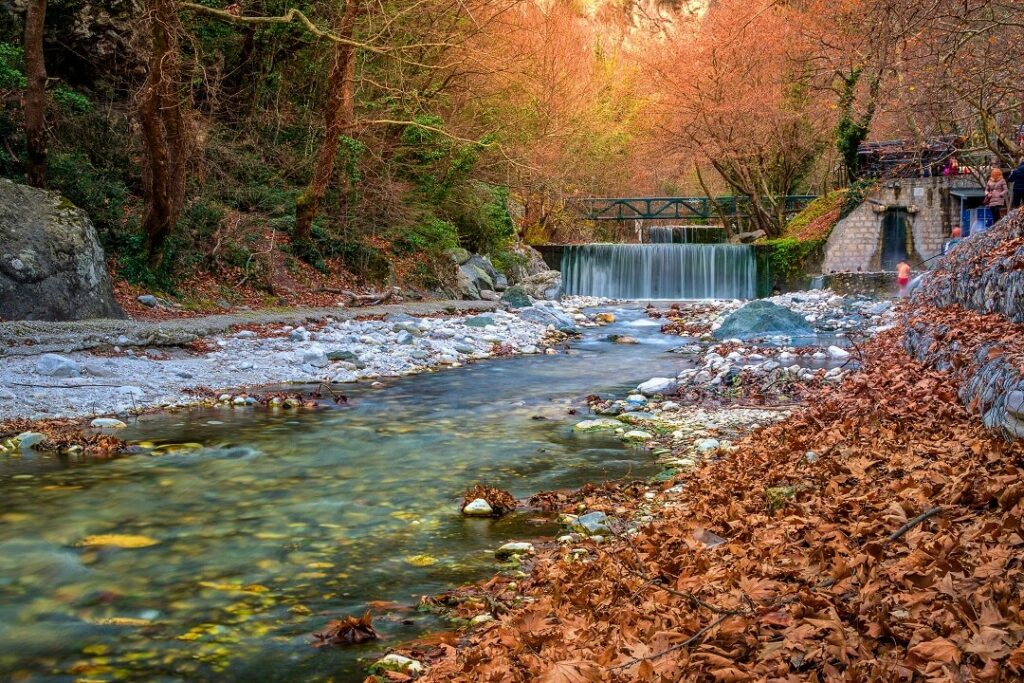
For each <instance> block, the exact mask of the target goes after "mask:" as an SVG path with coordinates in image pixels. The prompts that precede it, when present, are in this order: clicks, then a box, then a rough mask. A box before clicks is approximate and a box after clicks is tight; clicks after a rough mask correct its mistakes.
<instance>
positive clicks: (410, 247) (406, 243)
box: [394, 217, 459, 255]
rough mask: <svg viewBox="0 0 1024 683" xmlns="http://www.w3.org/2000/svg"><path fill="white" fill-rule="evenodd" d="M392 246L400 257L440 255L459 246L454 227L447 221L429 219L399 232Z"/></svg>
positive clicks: (456, 230)
mask: <svg viewBox="0 0 1024 683" xmlns="http://www.w3.org/2000/svg"><path fill="white" fill-rule="evenodd" d="M394 246H395V251H397V252H398V253H399V254H401V255H409V254H415V253H428V254H435V255H440V254H443V253H444V252H446V251H448V250H449V249H454V248H456V247H458V246H459V233H458V229H457V228H456V227H455V225H454V224H452V223H450V222H449V221H446V220H443V219H440V218H434V217H431V218H428V219H426V220H424V221H423V222H422V223H418V224H416V225H414V226H412V227H410V228H407V229H405V230H402V231H400V232H399V233H398V234H397V235H396V236H395V240H394Z"/></svg>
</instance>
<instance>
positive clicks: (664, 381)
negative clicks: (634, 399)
mask: <svg viewBox="0 0 1024 683" xmlns="http://www.w3.org/2000/svg"><path fill="white" fill-rule="evenodd" d="M675 388H676V383H675V380H673V379H672V378H670V377H652V378H651V379H649V380H647V381H646V382H644V383H643V384H640V385H639V386H638V387H637V388H636V390H637V391H639V392H640V393H641V394H643V395H644V396H654V395H655V394H664V393H666V392H669V391H671V390H673V389H675Z"/></svg>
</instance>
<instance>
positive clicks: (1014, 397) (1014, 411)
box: [1006, 390, 1024, 418]
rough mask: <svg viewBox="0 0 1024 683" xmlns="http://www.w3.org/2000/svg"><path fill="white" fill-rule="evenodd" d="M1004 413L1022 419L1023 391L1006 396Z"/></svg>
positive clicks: (1023, 416)
mask: <svg viewBox="0 0 1024 683" xmlns="http://www.w3.org/2000/svg"><path fill="white" fill-rule="evenodd" d="M1006 412H1008V413H1010V414H1011V415H1013V416H1015V417H1020V418H1024V391H1019V390H1018V391H1011V392H1009V393H1007V394H1006Z"/></svg>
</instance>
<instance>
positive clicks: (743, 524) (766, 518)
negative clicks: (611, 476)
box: [421, 316, 1024, 683]
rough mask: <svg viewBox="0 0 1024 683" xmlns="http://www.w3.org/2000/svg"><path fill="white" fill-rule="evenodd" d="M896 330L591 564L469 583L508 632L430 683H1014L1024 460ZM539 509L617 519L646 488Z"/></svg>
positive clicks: (554, 554) (553, 561)
mask: <svg viewBox="0 0 1024 683" xmlns="http://www.w3.org/2000/svg"><path fill="white" fill-rule="evenodd" d="M983 317H984V316H983ZM944 322H945V323H946V324H947V325H948V327H949V329H950V330H956V329H959V330H961V336H966V335H967V334H968V333H969V332H970V330H969V329H964V328H965V327H966V326H970V325H972V324H979V323H978V320H977V318H975V317H972V316H950V317H949V319H947V320H945V321H944ZM1013 327H1014V329H1013V330H1012V332H1013V334H1014V335H1016V338H1017V339H1024V335H1021V330H1022V328H1020V326H1016V325H1014V326H1013ZM903 332H904V330H903V329H902V328H896V329H893V330H890V331H888V332H885V333H883V334H881V335H879V336H878V337H877V338H876V339H875V340H873V341H872V342H870V343H869V344H868V345H866V346H865V347H864V369H863V371H862V372H860V373H856V374H853V375H851V376H850V377H848V378H846V379H845V380H844V382H843V383H842V385H840V386H839V387H835V388H833V387H823V388H822V389H821V391H820V392H819V393H818V394H817V395H815V396H812V397H810V398H809V399H808V405H807V407H806V408H805V409H803V410H800V411H798V412H796V413H795V414H794V415H793V416H792V417H790V418H789V419H787V420H786V421H784V422H781V423H778V424H776V425H773V426H770V427H767V428H764V429H762V430H760V431H758V432H757V433H756V434H755V435H752V436H750V437H747V438H746V439H744V440H743V441H741V442H739V444H738V446H739V449H738V451H737V452H736V453H734V454H732V455H730V456H729V457H727V458H723V459H718V460H713V461H708V462H705V463H703V464H702V466H701V467H699V468H698V469H696V470H695V471H693V472H692V473H689V474H687V475H685V476H677V478H676V480H675V481H669V482H665V483H664V484H663V485H662V486H663V489H662V490H663V491H664V490H666V489H669V488H670V487H671V486H673V485H678V486H680V487H681V488H682V492H681V493H680V494H679V495H678V496H675V497H673V498H666V499H665V501H666V502H665V503H664V505H663V507H662V508H661V510H660V513H659V517H658V518H657V519H656V520H655V521H654V522H651V523H649V524H646V525H643V526H640V527H638V529H637V531H636V532H635V533H633V534H629V533H626V534H618V535H616V537H615V538H613V539H609V542H607V543H605V544H603V545H597V544H594V543H593V542H589V541H584V542H582V543H581V544H577V545H583V546H585V547H587V549H588V551H589V552H587V553H586V554H585V555H583V556H581V554H579V553H574V552H570V551H569V549H568V548H566V547H564V546H561V547H555V546H551V547H547V548H541V549H540V552H539V554H538V555H537V557H536V558H534V560H533V565H532V572H531V573H530V575H529V576H527V577H526V578H524V579H521V580H519V581H518V583H510V582H509V581H508V580H507V579H495V580H492V581H490V582H488V583H487V584H485V587H477V589H476V591H477V593H479V591H481V590H486V591H487V592H488V593H489V597H488V600H487V602H488V603H489V604H491V606H492V610H491V611H492V612H493V613H494V614H495V615H496V617H497V618H496V619H495V620H494V621H491V622H489V623H488V624H487V625H486V626H484V627H483V628H481V629H478V630H475V631H472V632H470V633H469V634H468V635H467V636H466V637H465V638H464V640H463V642H462V643H461V644H460V647H458V648H452V647H443V648H440V649H437V650H435V651H434V652H433V653H432V655H431V656H430V657H429V659H431V668H430V669H429V671H428V673H427V675H426V677H425V678H424V679H421V680H427V681H453V682H459V681H465V682H468V681H474V682H476V681H482V682H499V681H501V682H505V681H509V682H519V681H523V682H526V681H551V682H553V683H585V682H589V681H616V682H618V681H657V682H667V681H808V680H810V681H826V680H829V681H832V680H834V681H897V680H905V681H918V680H919V681H936V682H938V681H964V680H978V681H1016V680H1021V678H1022V676H1024V616H1022V607H1021V605H1022V602H1024V600H1022V596H1021V586H1022V579H1024V527H1022V515H1024V504H1022V501H1024V485H1022V484H1021V482H1022V481H1024V477H1022V474H1024V471H1022V468H1024V448H1022V447H1021V445H1019V444H1017V443H1010V442H1007V441H1005V440H1003V439H1001V438H998V437H996V436H994V435H993V434H992V433H990V432H988V431H986V430H985V429H984V428H983V426H982V424H981V422H980V420H979V419H978V417H977V415H976V414H972V411H971V410H969V409H968V408H965V407H964V406H962V405H961V404H960V403H959V402H958V398H957V394H958V385H957V380H958V379H962V376H960V375H959V373H956V372H953V373H947V372H941V371H938V370H935V369H933V368H931V367H926V366H924V365H922V364H920V363H918V362H917V361H914V360H911V359H910V358H908V357H907V356H906V354H905V353H904V351H903V348H902V343H903V338H902V336H903ZM1001 332H1003V333H1004V334H1005V333H1007V332H1008V330H1006V329H1003V330H1001ZM951 334H952V333H951ZM809 451H813V452H814V453H815V456H816V457H814V458H810V457H806V454H807V453H808V452H809ZM782 488H784V489H785V490H786V491H788V492H791V493H790V494H788V495H786V496H784V497H776V498H774V499H773V500H769V497H770V496H769V491H772V490H775V491H777V490H780V489H782ZM536 498H537V500H535V501H531V502H535V503H543V504H544V507H546V508H548V509H560V510H563V511H576V510H578V509H579V505H580V502H581V500H585V501H586V504H587V506H588V508H593V509H601V508H604V509H609V510H612V509H614V510H615V511H616V513H617V514H619V515H624V514H625V513H626V512H627V510H628V509H635V508H636V507H637V504H638V502H639V498H640V496H639V495H638V487H637V484H636V483H630V484H623V485H621V486H617V485H612V484H604V485H601V486H589V487H585V490H581V491H580V492H578V493H576V494H567V493H554V494H546V495H543V496H538V497H536ZM602 501H604V504H603V505H602ZM709 541H710V542H709ZM581 557H582V559H581ZM497 604H500V605H502V606H503V607H504V608H503V609H493V607H494V606H495V605H497Z"/></svg>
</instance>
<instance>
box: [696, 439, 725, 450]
mask: <svg viewBox="0 0 1024 683" xmlns="http://www.w3.org/2000/svg"><path fill="white" fill-rule="evenodd" d="M721 445H722V442H721V441H719V440H718V439H701V440H700V441H698V442H697V443H695V444H694V445H693V446H694V448H696V449H697V452H698V453H710V452H711V451H713V450H716V449H717V448H719V447H720V446H721Z"/></svg>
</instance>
